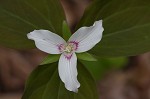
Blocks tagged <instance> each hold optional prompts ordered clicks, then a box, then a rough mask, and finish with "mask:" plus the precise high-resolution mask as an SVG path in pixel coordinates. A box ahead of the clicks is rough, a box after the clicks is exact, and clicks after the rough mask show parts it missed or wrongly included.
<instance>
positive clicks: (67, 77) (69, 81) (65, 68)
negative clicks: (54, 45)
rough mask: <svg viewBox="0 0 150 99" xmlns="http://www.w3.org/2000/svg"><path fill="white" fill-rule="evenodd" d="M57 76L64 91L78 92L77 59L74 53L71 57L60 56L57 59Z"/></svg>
mask: <svg viewBox="0 0 150 99" xmlns="http://www.w3.org/2000/svg"><path fill="white" fill-rule="evenodd" d="M58 70H59V76H60V78H61V80H62V81H63V82H64V84H65V87H66V89H68V90H69V91H73V92H78V88H79V87H80V83H79V82H78V80H77V75H78V73H77V57H76V54H75V53H72V54H71V56H68V57H67V56H65V55H64V54H62V55H61V56H60V59H59V66H58Z"/></svg>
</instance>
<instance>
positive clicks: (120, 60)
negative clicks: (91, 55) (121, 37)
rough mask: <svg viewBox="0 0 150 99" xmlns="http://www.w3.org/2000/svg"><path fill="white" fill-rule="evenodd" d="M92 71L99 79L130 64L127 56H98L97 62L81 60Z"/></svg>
mask: <svg viewBox="0 0 150 99" xmlns="http://www.w3.org/2000/svg"><path fill="white" fill-rule="evenodd" d="M81 62H82V63H83V64H84V65H85V66H86V67H87V69H88V70H89V71H90V72H91V74H92V75H93V77H94V78H95V79H96V80H97V81H99V80H100V79H102V78H103V77H104V75H106V73H109V71H112V70H118V69H122V68H124V67H125V66H126V65H127V64H128V58H127V57H117V58H97V61H96V62H89V61H81Z"/></svg>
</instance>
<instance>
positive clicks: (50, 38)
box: [27, 30, 66, 54]
mask: <svg viewBox="0 0 150 99" xmlns="http://www.w3.org/2000/svg"><path fill="white" fill-rule="evenodd" d="M27 36H28V38H29V39H31V40H34V41H35V45H36V47H37V48H38V49H40V50H42V51H44V52H46V53H49V54H60V53H61V52H60V50H59V48H58V46H59V45H61V44H65V43H66V42H65V40H64V39H63V38H62V37H60V36H59V35H57V34H55V33H52V32H50V31H48V30H34V31H33V32H30V33H29V34H27Z"/></svg>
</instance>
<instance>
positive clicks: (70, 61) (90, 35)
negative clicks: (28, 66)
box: [27, 20, 104, 92]
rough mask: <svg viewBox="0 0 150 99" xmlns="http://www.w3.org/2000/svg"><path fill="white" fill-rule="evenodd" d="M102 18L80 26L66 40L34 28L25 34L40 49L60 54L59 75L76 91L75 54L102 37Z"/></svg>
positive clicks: (87, 48) (89, 46) (70, 89)
mask: <svg viewBox="0 0 150 99" xmlns="http://www.w3.org/2000/svg"><path fill="white" fill-rule="evenodd" d="M103 31H104V29H103V27H102V20H100V21H96V22H95V23H94V25H93V26H90V27H82V28H80V29H79V30H77V31H76V32H75V33H74V34H73V35H72V36H71V37H70V39H69V40H68V42H66V41H65V40H64V39H63V38H62V37H60V36H59V35H57V34H55V33H52V32H50V31H48V30H34V31H33V32H30V33H29V34H27V36H28V38H29V39H32V40H34V41H35V45H36V47H37V48H38V49H40V50H41V51H44V52H46V53H49V54H61V56H60V59H59V66H58V71H59V76H60V78H61V80H62V81H63V82H64V84H65V87H66V89H68V90H69V91H73V92H78V88H79V87H80V83H79V82H78V80H77V75H78V73H77V56H76V54H75V53H82V52H86V51H88V50H90V49H91V48H93V47H94V46H95V45H96V44H97V43H98V42H100V40H101V38H102V32H103Z"/></svg>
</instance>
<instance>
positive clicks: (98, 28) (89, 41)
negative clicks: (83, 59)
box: [69, 20, 104, 53]
mask: <svg viewBox="0 0 150 99" xmlns="http://www.w3.org/2000/svg"><path fill="white" fill-rule="evenodd" d="M103 31H104V28H103V26H102V20H100V21H96V22H95V23H94V25H93V26H90V27H82V28H80V29H79V30H77V31H76V32H75V33H74V34H73V35H72V36H71V37H70V39H69V42H76V43H78V48H77V50H76V52H77V53H81V52H85V51H88V50H90V49H91V48H93V47H94V46H95V45H96V44H97V43H98V42H100V40H101V38H102V33H103Z"/></svg>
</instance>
